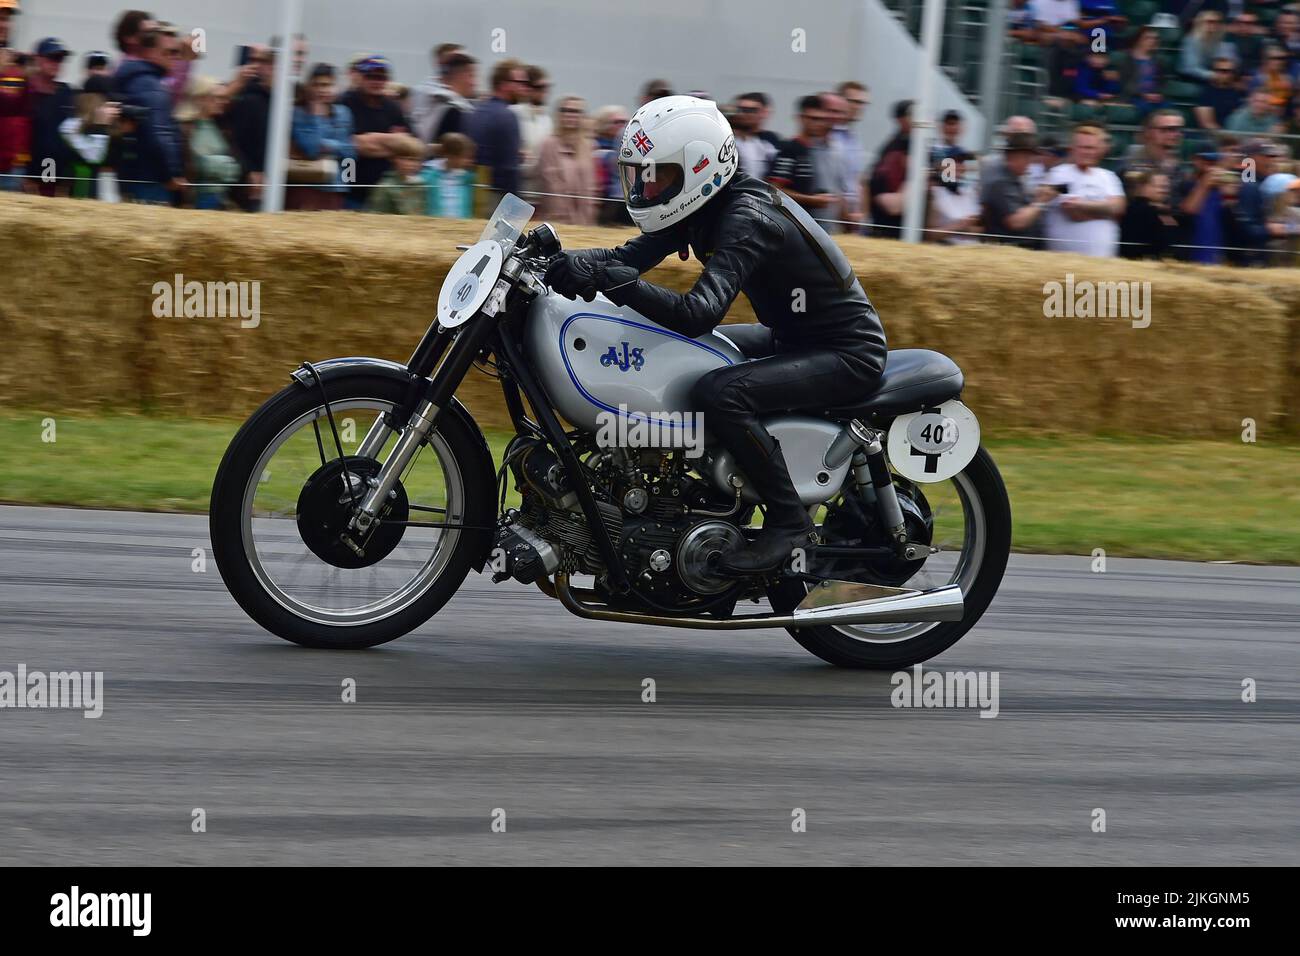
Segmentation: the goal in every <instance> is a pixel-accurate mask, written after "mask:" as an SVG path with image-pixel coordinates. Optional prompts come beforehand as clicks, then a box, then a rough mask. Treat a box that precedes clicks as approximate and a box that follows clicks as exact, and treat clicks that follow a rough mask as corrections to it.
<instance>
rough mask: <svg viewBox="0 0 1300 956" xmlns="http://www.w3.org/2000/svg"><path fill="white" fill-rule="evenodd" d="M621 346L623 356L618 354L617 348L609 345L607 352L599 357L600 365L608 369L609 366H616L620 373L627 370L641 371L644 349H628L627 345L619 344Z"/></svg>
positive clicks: (643, 361) (643, 362)
mask: <svg viewBox="0 0 1300 956" xmlns="http://www.w3.org/2000/svg"><path fill="white" fill-rule="evenodd" d="M620 344H621V345H622V346H623V354H622V355H619V354H618V346H617V345H611V346H610V347H609V351H608V352H606V353H605V354H604V355H602V356H601V357H600V364H601V365H604V366H605V367H606V368H608V367H609V366H611V365H617V366H618V368H619V370H620V371H623V372H626V371H627V370H628V369H636V371H638V372H639V371H641V366H643V365H645V349H629V348H628V343H626V342H622V343H620Z"/></svg>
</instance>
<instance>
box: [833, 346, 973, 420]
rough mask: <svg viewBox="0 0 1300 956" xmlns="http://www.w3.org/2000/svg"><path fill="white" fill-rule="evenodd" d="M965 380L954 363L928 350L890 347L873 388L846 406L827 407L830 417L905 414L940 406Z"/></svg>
mask: <svg viewBox="0 0 1300 956" xmlns="http://www.w3.org/2000/svg"><path fill="white" fill-rule="evenodd" d="M964 384H965V379H964V378H963V376H962V373H961V369H960V368H958V367H957V363H956V362H954V361H953V360H952V359H950V358H948V356H946V355H944V354H943V353H942V352H931V351H930V350H929V349H893V350H891V351H890V352H889V353H887V354H886V356H885V371H884V374H882V375H881V376H880V382H879V384H877V386H876V387H875V389H874V390H872V391H871V392H868V393H867V394H866V395H864V396H862V398H861V399H860V400H858V401H856V402H854V403H852V404H850V405H843V406H839V407H836V408H828V409H827V410H826V415H827V416H828V417H831V418H836V419H841V420H842V419H845V418H864V417H868V416H871V415H887V416H888V415H905V414H907V413H908V412H915V411H919V410H920V409H922V408H932V407H934V406H936V405H942V404H943V403H944V402H946V401H948V400H949V399H950V398H956V397H957V396H958V395H960V394H961V390H962V386H963V385H964Z"/></svg>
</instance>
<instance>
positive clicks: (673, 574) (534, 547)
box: [497, 438, 748, 610]
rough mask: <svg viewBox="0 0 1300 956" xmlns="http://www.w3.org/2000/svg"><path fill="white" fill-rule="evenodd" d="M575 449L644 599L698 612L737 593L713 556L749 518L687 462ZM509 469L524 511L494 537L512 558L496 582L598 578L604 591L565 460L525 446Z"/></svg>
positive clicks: (665, 455)
mask: <svg viewBox="0 0 1300 956" xmlns="http://www.w3.org/2000/svg"><path fill="white" fill-rule="evenodd" d="M584 443H585V444H586V447H584ZM576 447H577V450H578V451H579V453H580V455H584V456H585V457H583V468H584V469H585V471H586V474H585V475H584V476H583V478H584V480H586V481H589V482H590V484H591V487H592V488H593V490H594V491H595V495H596V499H597V507H598V508H599V510H600V515H601V520H602V521H603V522H604V524H605V528H606V529H607V530H608V532H609V536H610V539H611V540H612V541H613V542H614V544H615V548H616V549H617V551H618V553H619V556H620V558H621V560H622V563H623V567H624V570H625V572H626V574H627V576H628V578H629V579H630V580H631V581H632V582H633V588H634V591H635V593H636V595H637V596H638V597H639V598H641V599H642V600H643V601H644V602H645V603H647V604H650V605H658V606H660V607H662V608H671V609H674V610H698V609H699V607H700V606H701V605H702V604H704V605H708V604H712V603H714V602H715V601H717V600H718V599H720V598H721V597H723V596H725V595H726V594H727V593H728V592H734V590H735V582H734V581H733V580H732V579H729V578H724V577H721V576H719V575H717V574H716V573H715V572H714V570H713V567H712V565H713V562H714V560H715V555H718V554H723V553H726V552H728V551H731V550H734V549H737V548H739V547H740V546H741V545H743V544H744V536H743V535H742V534H741V531H740V529H739V527H738V525H737V521H738V520H741V519H744V518H747V516H748V515H747V513H746V512H747V510H748V509H747V508H746V509H743V510H742V506H741V505H740V504H739V502H738V501H737V500H736V499H735V498H734V497H733V498H732V499H731V500H726V499H724V498H723V497H722V495H721V493H720V492H719V491H717V490H716V488H715V486H714V485H713V484H712V483H711V482H709V481H706V480H704V479H702V478H700V477H698V476H696V475H694V474H691V472H690V470H689V465H688V461H689V460H688V459H685V458H684V456H683V455H682V453H681V452H669V451H660V450H657V449H639V450H632V449H621V448H619V449H598V448H596V447H595V446H594V443H593V442H591V440H590V439H583V438H579V439H578V440H577V442H576ZM507 459H508V461H509V463H510V468H511V471H512V473H513V475H514V478H515V483H516V486H517V487H518V489H519V491H520V497H521V504H520V508H519V510H518V511H517V512H512V513H511V514H510V515H509V516H508V520H507V522H506V523H504V524H503V525H502V527H501V528H500V529H499V530H498V533H497V547H498V548H500V549H501V550H502V553H504V555H505V558H506V566H505V568H504V569H503V570H499V571H498V574H497V578H498V579H503V578H505V577H507V576H509V577H514V578H515V579H516V580H520V581H524V582H525V583H532V582H534V581H536V580H537V579H538V578H540V577H542V576H544V575H549V574H553V573H555V572H557V571H564V572H568V573H576V574H591V575H594V576H595V577H596V578H597V586H598V587H600V586H601V581H602V579H603V578H604V577H605V576H606V573H607V568H606V567H605V563H604V560H603V558H602V555H601V553H600V549H599V548H598V547H597V546H596V544H595V543H594V541H593V539H592V535H591V532H590V529H589V528H588V525H587V519H586V516H585V515H584V514H583V512H582V509H581V506H580V505H579V503H578V496H577V493H576V492H575V491H574V486H573V483H572V481H571V480H570V478H569V476H568V475H567V474H566V473H565V469H564V467H563V465H562V464H561V462H560V461H559V459H558V457H557V456H556V455H555V454H554V452H552V451H551V450H550V448H548V447H547V446H546V445H545V443H543V442H542V441H540V440H538V439H529V438H526V439H517V440H516V441H515V442H514V443H512V445H511V447H510V449H509V451H508V452H507Z"/></svg>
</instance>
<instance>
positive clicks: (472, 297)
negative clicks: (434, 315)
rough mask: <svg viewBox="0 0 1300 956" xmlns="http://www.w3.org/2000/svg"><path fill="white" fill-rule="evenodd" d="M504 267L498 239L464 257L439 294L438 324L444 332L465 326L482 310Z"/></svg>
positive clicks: (468, 251) (479, 244)
mask: <svg viewBox="0 0 1300 956" xmlns="http://www.w3.org/2000/svg"><path fill="white" fill-rule="evenodd" d="M501 263H502V255H501V244H500V243H499V242H497V241H496V240H495V239H483V240H481V241H479V242H476V243H474V245H472V246H470V247H469V248H468V249H466V250H465V251H464V252H462V253H461V255H460V258H459V259H457V260H456V262H455V264H454V265H452V267H451V269H450V270H448V272H447V278H446V279H444V280H443V283H442V291H441V292H439V293H438V323H439V324H440V325H441V326H442V327H443V328H444V329H454V328H456V327H457V326H458V325H464V324H465V323H466V322H468V321H469V318H470V316H472V315H473V314H474V313H475V312H477V311H478V310H479V309H481V308H482V307H483V303H484V302H486V301H487V297H488V296H489V295H491V294H492V289H493V287H494V286H495V285H496V284H497V277H498V276H499V275H500V274H501Z"/></svg>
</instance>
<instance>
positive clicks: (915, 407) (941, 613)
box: [210, 195, 1011, 669]
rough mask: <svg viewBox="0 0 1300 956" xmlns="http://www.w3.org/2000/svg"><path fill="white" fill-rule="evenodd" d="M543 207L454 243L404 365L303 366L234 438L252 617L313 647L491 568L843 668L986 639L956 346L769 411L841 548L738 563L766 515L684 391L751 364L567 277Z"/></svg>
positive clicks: (221, 559) (240, 596)
mask: <svg viewBox="0 0 1300 956" xmlns="http://www.w3.org/2000/svg"><path fill="white" fill-rule="evenodd" d="M532 214H533V207H532V206H530V205H529V204H528V203H526V202H524V201H523V200H521V199H519V198H518V197H516V196H513V195H507V196H505V197H504V198H503V199H502V201H501V203H500V205H499V206H498V208H497V210H496V212H495V213H494V215H493V216H492V218H491V220H490V221H489V222H488V224H487V227H486V228H485V229H484V232H483V235H482V237H481V238H480V239H479V241H478V242H476V243H475V244H474V245H472V246H469V247H460V248H461V249H462V250H463V251H462V255H461V256H460V258H459V259H458V260H457V261H456V263H455V264H454V266H453V267H452V268H451V270H450V272H449V273H448V275H447V277H446V280H445V281H444V283H443V285H442V289H441V292H440V293H439V297H438V306H437V318H436V320H435V321H434V322H433V323H431V325H430V327H429V328H428V330H427V331H426V332H425V334H424V336H423V338H422V339H421V341H420V343H419V345H418V346H417V347H416V349H415V351H414V353H413V354H412V355H411V357H410V360H409V361H408V362H407V363H406V364H404V365H403V364H399V363H397V362H393V361H389V360H386V359H382V358H359V357H352V358H335V359H329V360H327V361H322V362H317V363H308V362H304V363H303V364H302V366H301V367H299V368H298V369H296V370H295V371H294V372H293V373H292V374H291V381H290V383H289V384H288V385H287V386H286V387H285V388H284V389H283V390H282V391H280V392H279V393H278V394H276V395H275V396H273V397H272V398H270V399H269V400H268V401H267V402H266V403H265V404H264V405H262V407H261V408H259V409H258V410H257V411H256V412H255V413H254V414H253V415H252V416H251V417H250V418H249V419H248V421H247V422H246V423H245V424H244V425H243V427H241V428H240V430H239V432H238V433H237V434H236V435H235V437H234V438H233V440H232V441H231V443H230V446H229V448H228V449H227V450H226V453H225V456H224V458H223V459H222V462H221V465H220V468H219V470H218V472H217V475H216V479H215V481H214V484H213V489H212V504H211V509H210V522H211V534H212V545H213V551H214V557H215V560H216V563H217V566H218V567H219V568H220V571H221V576H222V579H223V580H224V582H225V584H226V586H227V587H228V588H229V590H230V593H231V594H232V595H233V596H234V598H235V600H236V601H237V602H238V603H239V604H240V606H241V607H242V608H243V609H244V610H245V611H246V612H247V613H248V614H249V615H250V616H251V617H252V618H253V620H255V621H256V622H257V623H259V624H260V625H262V626H263V627H264V628H266V629H267V630H269V631H271V632H272V633H273V634H276V635H278V636H280V637H282V638H285V639H286V640H289V641H292V642H294V643H296V644H301V645H305V646H308V647H319V648H362V647H371V646H374V645H377V644H382V643H385V642H387V641H391V640H394V639H396V638H398V637H401V636H402V635H404V634H407V633H409V632H410V631H412V630H414V629H415V628H417V627H419V626H420V625H421V624H423V623H424V622H425V621H427V620H429V618H430V617H432V616H433V615H434V614H435V613H437V612H438V610H440V609H441V608H442V607H443V605H444V604H446V603H447V601H448V600H449V599H450V598H451V597H452V596H453V595H454V594H455V593H456V591H457V589H458V588H459V587H460V586H461V584H462V583H463V582H464V580H465V578H466V577H467V575H468V574H469V572H470V571H471V570H474V571H478V572H480V573H489V572H490V573H491V574H492V580H493V581H494V582H503V581H506V580H515V581H519V582H522V583H524V584H535V585H537V586H538V587H539V588H540V589H541V590H542V591H543V592H544V593H545V594H547V595H548V596H549V597H551V598H553V599H555V600H558V601H559V602H560V604H562V605H563V606H564V607H565V608H566V609H567V610H569V611H570V612H572V613H573V614H575V615H577V616H579V617H582V618H586V619H589V620H594V621H618V622H629V623H640V624H654V625H660V626H670V627H691V628H701V629H706V630H741V629H762V628H785V629H787V630H788V631H789V633H790V634H791V635H792V636H793V637H794V639H795V640H796V641H798V642H799V643H800V644H801V645H803V647H805V648H806V649H807V650H809V651H811V652H812V653H813V654H816V655H817V656H818V657H820V658H822V659H824V660H826V661H829V662H830V663H832V664H836V665H839V666H843V667H858V668H883V669H893V668H900V667H906V666H910V665H912V664H915V663H917V662H920V661H923V660H926V659H928V658H930V657H932V656H934V655H935V654H938V653H940V652H941V651H943V650H944V649H946V648H948V647H950V646H951V645H952V644H953V643H954V642H956V641H957V640H958V639H959V638H960V637H961V636H962V635H963V634H965V633H966V632H967V631H968V630H970V628H971V627H972V626H973V625H974V624H975V623H976V621H978V620H979V618H980V616H981V615H982V614H983V613H984V611H985V609H986V608H987V607H988V605H989V602H990V601H992V599H993V596H994V594H995V593H996V592H997V589H998V585H999V583H1000V582H1001V579H1002V575H1003V572H1004V570H1005V568H1006V563H1007V556H1008V553H1009V551H1010V543H1011V513H1010V505H1009V503H1008V500H1007V493H1006V489H1005V487H1004V485H1003V483H1002V479H1001V477H1000V475H999V473H998V470H997V467H996V466H995V465H994V463H993V460H992V458H991V457H990V456H989V454H988V452H987V451H986V450H985V449H984V448H983V447H982V446H981V444H980V430H979V424H978V421H977V420H976V418H975V415H974V414H973V413H972V412H971V411H970V409H969V408H967V407H966V406H965V405H964V404H962V403H961V402H960V401H959V399H958V396H959V395H960V394H961V391H962V387H963V377H962V372H961V370H960V369H959V368H958V367H957V365H956V364H955V363H953V362H952V361H951V360H950V359H949V358H947V357H946V356H944V355H941V354H939V353H937V352H931V351H926V350H920V349H902V350H896V351H891V352H889V354H888V360H887V363H886V367H885V371H884V375H883V376H882V378H881V380H880V382H879V384H878V386H877V387H876V388H875V389H874V390H873V391H871V392H870V394H865V395H863V396H861V398H860V400H859V401H857V402H856V403H854V404H853V405H852V406H851V407H845V408H829V409H790V410H788V411H786V412H782V413H780V414H774V415H771V416H770V417H768V418H766V419H765V420H764V424H765V425H766V427H767V429H768V430H769V431H770V432H771V434H772V435H773V436H774V437H775V438H776V439H777V440H778V441H779V442H780V445H781V449H782V451H783V453H784V455H785V458H786V463H787V465H788V467H789V471H790V475H791V478H792V479H793V482H794V485H795V487H796V489H797V490H798V493H799V496H800V498H801V500H802V502H803V504H804V505H806V506H807V507H808V508H809V513H810V515H811V516H812V517H813V519H814V523H815V525H816V526H817V530H818V535H819V541H820V544H819V546H817V547H815V548H810V549H809V550H808V552H807V553H804V552H803V551H801V550H800V549H795V553H793V554H792V555H791V560H790V561H789V562H788V564H787V565H785V566H784V567H782V568H781V569H780V570H779V571H778V572H775V573H773V574H769V575H762V576H755V577H751V578H741V579H737V578H734V577H730V576H727V575H725V574H723V573H721V571H720V569H719V568H718V562H719V558H720V557H721V556H723V555H725V554H727V553H728V552H730V551H732V550H735V549H738V548H740V547H742V546H743V545H744V543H745V541H746V539H747V538H748V537H749V536H751V535H753V534H756V533H757V527H756V521H758V520H759V519H760V517H761V513H762V507H763V503H762V502H761V501H760V500H758V497H757V496H756V495H755V494H754V493H753V491H752V489H751V488H750V487H749V485H748V483H747V482H746V481H745V476H744V475H743V474H742V473H740V472H739V471H738V470H737V468H736V467H734V465H733V463H732V460H731V456H730V454H729V453H728V452H727V451H726V450H725V449H724V448H722V447H720V446H718V445H717V444H715V443H714V442H713V441H712V440H711V438H710V437H709V435H708V432H707V422H704V423H702V424H703V426H704V427H702V428H701V427H698V426H699V425H700V424H701V423H700V422H698V416H696V415H694V414H693V413H692V412H691V410H690V408H689V406H688V400H687V399H688V396H689V393H690V389H691V386H692V385H693V384H694V382H695V381H696V380H697V379H698V378H699V377H700V376H701V375H704V374H705V373H707V372H709V371H710V370H712V369H715V368H719V367H722V366H724V365H732V364H735V363H738V362H743V361H746V358H745V355H744V354H743V352H742V350H741V349H740V348H738V347H737V345H736V344H735V343H733V342H732V341H731V340H730V339H729V338H728V326H725V325H724V326H720V327H719V328H718V329H717V330H715V331H714V332H711V333H709V334H707V335H703V336H700V337H698V338H688V337H685V336H683V335H679V334H677V333H675V332H672V331H670V330H668V329H666V328H664V327H662V326H659V325H657V324H655V323H654V322H652V321H650V320H649V319H646V318H645V317H643V316H641V315H638V314H637V313H635V312H633V311H632V310H630V309H627V308H621V307H619V306H616V305H614V304H613V303H612V302H610V301H608V300H607V299H605V298H604V297H600V296H598V297H597V298H596V300H595V301H594V302H592V303H590V304H588V303H585V302H576V301H573V300H570V299H566V298H563V297H561V296H559V295H558V294H555V293H554V292H552V291H550V290H549V289H548V288H547V287H546V285H545V282H544V279H543V277H544V275H545V272H546V266H547V264H548V262H549V261H550V260H551V259H552V258H553V257H554V256H556V255H558V254H559V253H560V249H561V246H560V240H559V237H558V236H557V235H556V232H555V230H554V229H552V228H551V226H550V225H548V224H541V225H538V226H536V227H535V228H533V229H531V230H530V231H525V230H528V227H529V225H530V223H531V219H532ZM472 366H478V367H479V368H480V369H482V370H484V371H487V372H488V373H489V374H492V375H495V376H496V377H498V378H499V379H500V383H501V388H502V393H503V395H504V399H505V407H506V409H507V410H508V412H509V415H510V420H511V422H512V424H513V431H514V434H513V437H511V438H510V440H509V441H508V443H507V444H506V445H505V447H504V449H503V450H502V452H501V455H500V458H501V460H500V464H499V466H497V465H496V463H495V462H494V459H493V455H492V451H491V450H490V448H489V445H488V442H487V440H486V439H485V437H484V432H483V430H482V429H481V428H480V427H479V426H478V424H477V423H476V422H475V420H474V418H473V417H472V416H471V414H470V412H469V410H468V409H467V408H466V407H465V406H464V405H463V404H462V403H461V402H460V401H459V400H458V399H457V398H456V390H457V388H458V387H459V386H460V385H461V383H462V381H463V380H464V379H465V377H466V375H467V373H468V372H469V371H470V369H471V367H472ZM511 482H513V484H514V488H515V491H516V492H517V493H518V496H519V498H518V507H513V506H512V507H507V506H506V500H507V492H508V491H509V485H510V483H511ZM580 577H581V578H584V579H585V578H590V581H589V582H584V583H582V584H579V583H578V581H577V580H576V579H577V578H580ZM763 602H766V603H767V605H768V606H769V608H770V609H768V610H764V609H763V608H762V607H761V606H760V607H758V608H757V609H756V610H751V609H750V608H749V605H750V604H758V605H761V604H762V603H763ZM738 607H739V608H741V610H738Z"/></svg>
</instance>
